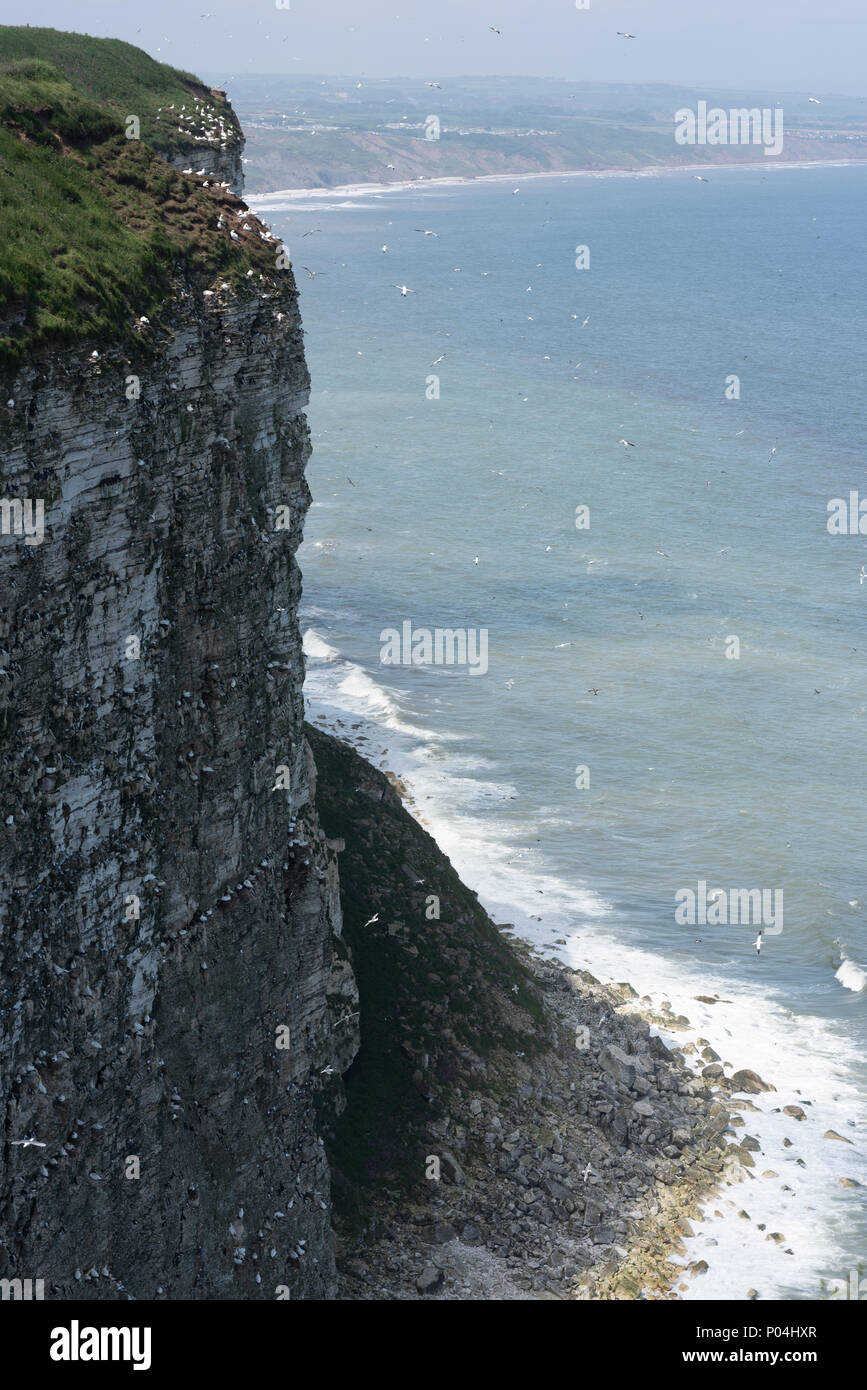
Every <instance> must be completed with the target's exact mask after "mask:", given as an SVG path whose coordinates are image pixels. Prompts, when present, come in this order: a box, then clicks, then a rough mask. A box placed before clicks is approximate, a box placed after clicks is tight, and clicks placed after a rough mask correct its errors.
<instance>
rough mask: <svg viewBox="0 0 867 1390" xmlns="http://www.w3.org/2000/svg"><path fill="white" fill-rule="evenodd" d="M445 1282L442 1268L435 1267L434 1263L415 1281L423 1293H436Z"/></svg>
mask: <svg viewBox="0 0 867 1390" xmlns="http://www.w3.org/2000/svg"><path fill="white" fill-rule="evenodd" d="M444 1283H445V1277H444V1275H443V1272H442V1270H441V1269H435V1268H434V1266H433V1265H427V1266H426V1268H424V1269H423V1270H422V1272H421V1274H420V1275H419V1276H418V1278H417V1279H416V1281H415V1286H416V1288H417V1289H418V1291H419V1293H420V1294H422V1295H426V1294H431V1293H436V1291H437V1289H441V1288H442V1286H443V1284H444Z"/></svg>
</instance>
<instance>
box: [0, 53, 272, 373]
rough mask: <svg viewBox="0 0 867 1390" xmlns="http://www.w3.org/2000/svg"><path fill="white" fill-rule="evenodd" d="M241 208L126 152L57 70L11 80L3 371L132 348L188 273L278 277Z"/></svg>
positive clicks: (9, 70) (2, 82)
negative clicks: (47, 353)
mask: <svg viewBox="0 0 867 1390" xmlns="http://www.w3.org/2000/svg"><path fill="white" fill-rule="evenodd" d="M9 32H18V31H8V30H7V31H0V37H2V35H4V34H8V33H9ZM30 32H32V33H38V32H39V31H30ZM48 32H49V33H51V32H52V31H48ZM59 37H62V38H65V39H70V40H73V39H75V38H77V37H79V36H77V35H61V36H59ZM3 47H4V46H3V43H0V54H2V52H3ZM119 47H121V48H127V47H128V45H119ZM130 52H133V53H135V52H137V50H133V49H131V50H130ZM141 57H142V58H144V57H146V55H144V54H142V55H141ZM67 66H69V65H67ZM94 85H95V84H94V83H93V82H91V84H90V86H91V88H93V87H94ZM103 85H107V84H105V83H104V84H103ZM241 207H242V204H241V203H240V202H239V200H238V199H237V198H235V197H234V196H233V195H232V194H231V193H229V192H228V190H226V189H221V188H219V187H215V186H214V185H213V184H211V186H210V187H207V188H206V187H204V186H203V185H202V184H201V183H196V182H194V181H193V180H191V179H187V178H185V177H183V176H182V175H181V174H179V173H178V172H177V170H175V169H173V168H172V167H171V166H170V165H168V164H166V162H165V161H164V160H163V159H162V158H161V157H160V155H159V154H157V153H155V152H154V150H153V149H152V148H151V147H150V145H149V144H148V143H147V142H146V141H145V140H143V139H142V140H129V139H127V138H126V137H125V134H124V131H123V127H122V125H121V123H120V120H119V119H118V118H117V117H116V116H115V115H113V114H112V112H111V111H110V110H108V109H106V108H104V107H102V106H99V105H97V104H95V102H94V101H93V100H92V99H91V97H90V96H89V95H88V92H87V91H85V90H83V89H82V88H79V87H78V86H76V85H74V84H73V82H72V81H70V79H69V78H68V77H67V76H66V75H65V74H64V73H63V72H62V71H61V70H60V69H59V68H58V67H56V66H53V65H51V64H49V63H46V62H44V61H41V60H37V59H32V58H28V59H23V60H16V61H13V62H11V63H9V64H7V65H6V66H5V67H3V66H0V366H2V367H5V368H6V369H7V370H8V369H9V368H10V367H14V366H15V365H16V364H17V363H20V361H21V360H22V359H23V356H24V354H25V353H26V352H27V351H29V350H33V349H34V348H36V347H39V346H40V345H44V344H46V343H50V342H70V341H73V340H77V339H80V338H83V337H95V338H97V339H98V338H99V337H100V335H103V334H105V335H109V336H112V337H115V338H117V337H118V336H120V337H121V338H122V337H127V338H129V339H133V338H134V337H135V336H136V333H137V329H136V321H137V320H138V319H139V318H140V317H141V316H142V315H144V316H145V317H149V318H151V320H152V322H154V321H155V320H158V317H159V307H160V305H161V303H162V302H163V300H164V299H165V296H166V293H167V290H168V285H169V280H170V278H171V277H172V275H174V274H175V273H176V272H177V271H178V270H183V271H185V272H187V273H192V274H196V273H197V274H200V275H202V276H214V275H216V274H217V272H221V273H222V274H223V275H225V276H227V277H228V278H231V276H232V275H234V276H235V277H236V278H238V277H240V276H242V275H246V273H247V271H248V270H249V269H251V268H254V269H259V270H269V271H270V270H273V268H274V248H273V246H270V247H269V246H268V244H267V243H266V242H264V241H263V240H262V238H261V237H260V235H259V234H258V232H250V233H243V232H242V231H241V229H239V232H238V236H239V238H240V239H239V240H238V241H235V240H233V239H232V236H231V232H232V230H234V228H235V227H236V226H237V225H238V223H237V216H236V214H237V210H238V209H240V208H241ZM221 214H222V216H223V217H224V219H225V221H224V225H223V227H222V228H221V227H219V226H218V222H219V219H220V217H221Z"/></svg>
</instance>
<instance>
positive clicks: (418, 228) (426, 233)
mask: <svg viewBox="0 0 867 1390" xmlns="http://www.w3.org/2000/svg"><path fill="white" fill-rule="evenodd" d="M415 230H416V231H417V232H421V234H422V236H439V232H429V231H428V230H427V228H426V227H416V229H415Z"/></svg>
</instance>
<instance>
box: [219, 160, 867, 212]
mask: <svg viewBox="0 0 867 1390" xmlns="http://www.w3.org/2000/svg"><path fill="white" fill-rule="evenodd" d="M859 165H860V166H863V167H865V168H867V159H811V160H788V161H787V160H778V159H774V160H772V161H770V160H769V161H767V162H765V161H758V160H757V161H755V162H751V163H749V164H746V163H744V164H739V163H731V164H728V163H726V164H720V165H718V166H716V168H715V169H713V166H710V168H711V169H713V173H720V172H723V171H725V172H730V171H731V170H733V169H737V170H741V169H766V170H767V169H841V168H848V167H855V166H859ZM708 168H709V166H708V165H707V164H649V165H646V166H645V167H644V168H642V169H546V170H543V171H537V172H533V173H525V174H521V173H516V174H477V175H475V176H474V177H468V176H467V175H457V174H451V175H446V176H444V177H443V178H436V179H428V178H417V179H400V180H397V181H395V182H393V183H392V182H389V183H344V184H334V185H332V186H330V187H327V188H326V187H324V186H321V185H320V186H318V187H315V188H280V189H276V190H275V191H274V192H272V193H252V194H250V196H249V197H248V198H247V199H246V202H247V204H248V206H249V207H251V208H254V209H261V210H262V211H267V210H268V208H269V206H270V205H271V204H272V203H273V202H274V200H283V201H291V200H294V199H300V198H333V197H344V198H353V197H367V196H369V195H371V194H374V193H402V192H407V191H410V190H414V191H415V192H418V191H420V190H423V189H425V188H444V187H459V186H461V185H464V184H476V183H522V182H523V183H527V182H529V181H530V180H531V179H532V180H533V181H534V182H535V181H537V180H539V179H571V178H596V179H606V178H648V177H651V176H661V175H664V174H690V173H691V174H696V173H700V174H702V175H703V176H705V177H707V178H708V182H712V181H713V177H712V175H709V174H708ZM272 210H273V209H272Z"/></svg>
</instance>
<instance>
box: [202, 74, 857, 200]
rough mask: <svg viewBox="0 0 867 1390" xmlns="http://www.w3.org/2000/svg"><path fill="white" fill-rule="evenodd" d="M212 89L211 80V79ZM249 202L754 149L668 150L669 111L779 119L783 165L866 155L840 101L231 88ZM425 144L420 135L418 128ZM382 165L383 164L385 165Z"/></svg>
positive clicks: (496, 83) (506, 89)
mask: <svg viewBox="0 0 867 1390" xmlns="http://www.w3.org/2000/svg"><path fill="white" fill-rule="evenodd" d="M215 80H216V79H215ZM230 86H231V95H232V98H233V101H234V104H235V107H236V109H237V111H238V114H239V116H240V119H241V123H242V125H243V127H244V130H245V133H246V135H247V149H246V155H247V158H246V160H245V164H244V176H245V183H246V187H247V190H248V191H249V192H251V193H260V192H271V191H273V190H275V189H278V188H289V187H333V186H335V185H339V184H345V183H376V182H382V183H389V182H394V181H402V180H405V179H417V178H421V177H425V178H442V177H465V178H472V177H477V176H479V175H484V174H515V175H518V174H526V173H544V172H548V171H550V172H556V171H558V170H564V169H599V170H602V169H638V168H647V167H654V166H656V167H664V166H677V165H688V164H704V163H706V164H709V165H713V164H720V163H733V162H751V161H754V160H755V159H757V158H758V159H761V158H763V155H762V150H761V148H760V147H757V146H743V145H733V146H708V145H691V146H690V145H678V144H677V143H676V142H675V139H674V128H675V122H674V113H675V111H676V110H678V109H679V108H680V107H687V108H690V109H694V108H695V106H696V103H697V102H698V101H699V100H705V101H707V102H708V103H709V105H719V106H722V107H723V108H725V109H728V108H730V107H742V106H745V107H756V106H757V107H759V108H760V109H763V108H768V109H773V108H774V107H776V106H777V105H778V104H779V106H780V107H781V108H782V111H783V119H784V130H785V144H784V150H783V153H782V154H781V155H780V156H779V157H780V159H782V160H785V161H790V162H792V161H793V162H800V161H812V160H840V159H863V158H867V111H865V105H864V103H863V102H858V101H856V100H855V99H853V98H842V97H824V96H823V97H821V98H818V99H816V100H815V101H813V102H811V101H810V99H809V95H808V94H805V93H797V94H790V95H785V94H784V95H783V96H778V95H772V96H768V95H767V94H762V93H758V94H757V93H743V92H726V93H721V92H711V93H708V92H704V93H702V92H700V91H693V90H689V89H677V88H667V87H611V86H606V85H603V84H599V85H594V84H570V83H563V82H543V81H541V80H538V81H537V80H533V79H524V78H521V79H514V80H511V81H507V80H505V79H495V78H491V79H471V78H467V79H461V80H460V81H457V82H453V83H450V84H443V85H442V86H439V87H437V86H435V85H429V84H425V83H421V82H410V81H404V80H398V79H395V80H394V81H391V82H382V81H380V82H373V83H361V85H360V86H359V84H358V82H357V81H356V80H355V79H350V78H345V79H338V78H327V79H316V78H309V77H307V78H298V79H291V80H290V79H287V78H280V77H258V78H256V77H247V78H244V79H241V80H238V81H237V82H234V83H231V84H230ZM433 117H435V118H436V120H437V121H438V122H439V128H438V138H437V139H428V138H425V130H426V127H427V128H428V129H430V128H431V118H433ZM390 165H391V166H393V167H392V168H389V166H390Z"/></svg>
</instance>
